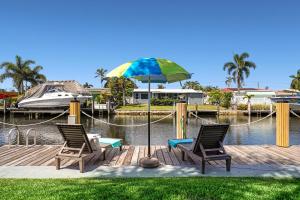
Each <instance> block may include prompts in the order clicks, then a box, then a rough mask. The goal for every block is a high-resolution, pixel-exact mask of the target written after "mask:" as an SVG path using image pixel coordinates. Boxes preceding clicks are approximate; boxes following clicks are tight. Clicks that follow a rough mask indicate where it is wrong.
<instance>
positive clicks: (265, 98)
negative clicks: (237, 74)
mask: <svg viewBox="0 0 300 200" xmlns="http://www.w3.org/2000/svg"><path fill="white" fill-rule="evenodd" d="M222 91H223V92H232V94H233V97H232V104H235V105H239V104H247V101H248V99H245V98H244V97H245V96H246V95H252V96H253V97H252V98H251V104H252V105H255V104H263V105H270V104H272V101H271V98H272V97H275V96H276V93H275V92H274V91H272V90H268V89H260V88H241V89H240V92H238V89H237V88H224V89H222Z"/></svg>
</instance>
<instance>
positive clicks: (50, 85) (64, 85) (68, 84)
mask: <svg viewBox="0 0 300 200" xmlns="http://www.w3.org/2000/svg"><path fill="white" fill-rule="evenodd" d="M52 89H58V90H60V91H65V92H70V93H74V94H81V95H91V94H90V93H89V91H87V90H86V89H85V88H84V87H83V86H82V85H81V84H80V83H78V82H77V81H47V82H45V83H43V84H39V85H37V86H35V87H33V88H30V89H29V90H27V91H26V92H25V94H24V96H23V97H22V98H20V99H19V100H18V102H20V101H22V100H24V99H28V98H32V97H36V98H39V97H41V96H43V95H44V94H45V93H46V92H47V91H49V90H52Z"/></svg>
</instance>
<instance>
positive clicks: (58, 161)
mask: <svg viewBox="0 0 300 200" xmlns="http://www.w3.org/2000/svg"><path fill="white" fill-rule="evenodd" d="M55 163H56V170H59V169H60V158H55Z"/></svg>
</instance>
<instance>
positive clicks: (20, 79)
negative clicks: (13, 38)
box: [0, 55, 46, 93]
mask: <svg viewBox="0 0 300 200" xmlns="http://www.w3.org/2000/svg"><path fill="white" fill-rule="evenodd" d="M32 64H35V62H34V61H33V60H24V61H23V60H22V58H21V57H20V56H18V55H17V56H16V63H12V62H3V63H2V64H1V65H0V69H3V68H4V73H3V74H1V75H0V81H4V80H5V79H8V78H11V79H12V80H13V83H14V87H15V88H16V89H17V90H18V91H19V93H24V91H25V88H24V86H25V85H26V89H27V87H28V85H27V83H28V82H29V83H31V86H34V85H36V84H38V83H41V82H44V81H45V80H46V77H45V76H44V75H42V74H40V73H39V72H40V70H42V69H43V68H42V67H41V66H36V67H34V68H33V69H31V67H30V65H32Z"/></svg>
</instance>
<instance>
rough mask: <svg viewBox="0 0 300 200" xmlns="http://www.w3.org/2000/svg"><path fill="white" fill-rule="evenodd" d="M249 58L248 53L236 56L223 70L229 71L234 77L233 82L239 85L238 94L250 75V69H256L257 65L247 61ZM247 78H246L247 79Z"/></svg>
mask: <svg viewBox="0 0 300 200" xmlns="http://www.w3.org/2000/svg"><path fill="white" fill-rule="evenodd" d="M247 58H249V54H248V53H242V54H240V55H239V54H234V56H233V60H234V61H233V62H227V63H225V64H224V67H223V70H224V71H225V70H226V69H227V72H228V74H229V75H232V77H233V78H234V79H233V81H234V82H235V83H237V88H238V92H239V93H240V89H241V88H242V86H243V84H244V81H245V78H248V77H249V75H250V69H251V68H253V69H255V68H256V64H255V63H254V62H252V61H248V60H246V59H247ZM245 76H246V77H245Z"/></svg>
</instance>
